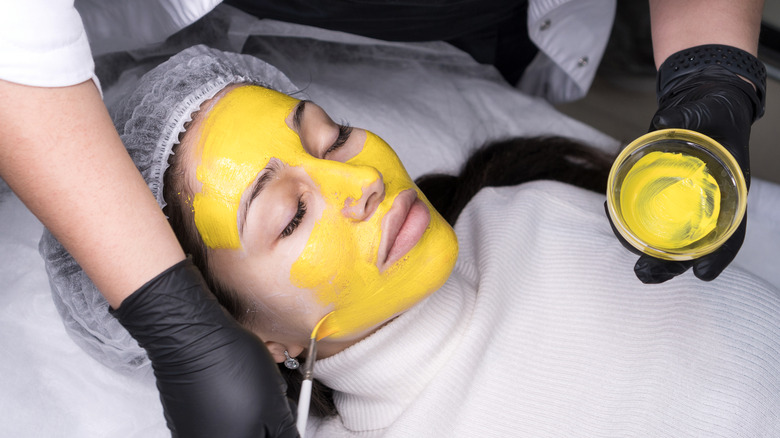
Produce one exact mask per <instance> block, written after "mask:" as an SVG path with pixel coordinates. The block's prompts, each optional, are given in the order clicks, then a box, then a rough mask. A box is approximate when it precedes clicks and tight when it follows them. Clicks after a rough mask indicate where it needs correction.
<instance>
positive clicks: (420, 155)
mask: <svg viewBox="0 0 780 438" xmlns="http://www.w3.org/2000/svg"><path fill="white" fill-rule="evenodd" d="M198 43H204V44H208V45H211V46H213V47H217V48H220V49H223V50H233V51H243V52H245V53H251V54H254V55H256V56H258V57H261V58H263V59H265V60H267V61H269V62H270V63H271V64H274V65H276V66H277V67H278V68H280V69H281V70H282V71H284V72H285V73H286V74H287V75H288V76H289V77H290V78H291V79H292V81H293V82H294V83H295V84H296V85H298V86H300V87H301V89H302V90H303V93H302V94H303V95H304V96H306V97H307V98H309V99H312V100H314V101H315V102H317V103H318V104H320V105H321V106H322V107H323V108H325V109H326V110H327V111H328V113H329V114H330V115H331V116H332V117H333V118H334V120H337V121H338V120H342V119H343V120H346V121H348V122H349V123H350V124H351V125H353V126H360V127H365V128H368V129H371V130H372V131H374V132H376V133H377V134H379V135H380V136H381V137H383V138H384V139H385V140H386V141H387V142H388V143H389V144H390V145H392V146H393V147H394V148H395V150H396V151H397V153H398V155H399V156H400V157H401V160H402V161H403V162H404V164H405V165H406V167H407V170H408V171H409V173H410V174H411V176H412V177H413V178H416V177H417V176H420V175H422V174H424V173H427V172H431V171H440V172H441V171H443V172H453V171H455V170H456V169H457V168H458V166H459V165H460V164H461V163H462V162H463V161H464V159H465V157H466V156H467V155H468V153H469V151H470V150H471V149H472V148H474V147H477V146H479V145H480V144H481V143H483V142H484V141H486V140H490V139H500V138H506V137H509V136H517V135H523V136H531V135H545V134H546V135H563V136H569V137H573V138H577V139H580V140H582V141H585V142H587V143H589V144H592V145H593V146H594V147H598V148H602V149H605V150H610V151H616V150H618V148H619V147H620V145H619V144H618V142H617V141H616V140H614V139H612V138H610V137H608V136H606V135H604V134H602V133H600V132H598V131H596V130H595V129H593V128H590V127H588V126H586V125H584V124H582V123H580V122H577V121H575V120H573V119H570V118H568V117H566V116H564V115H562V114H561V113H559V112H557V111H556V110H555V109H554V108H553V107H552V106H550V105H549V104H548V103H546V102H545V101H543V100H540V99H536V98H532V97H528V96H526V95H523V94H521V93H520V92H518V91H516V90H515V89H513V88H511V87H510V86H509V85H507V84H506V83H505V82H504V81H503V80H502V79H501V77H500V75H499V74H498V73H497V72H496V71H495V70H494V69H493V68H492V67H486V66H482V65H479V64H477V63H476V62H474V61H473V60H471V58H469V57H468V56H467V55H465V54H464V53H462V52H460V51H459V50H457V49H454V48H453V47H451V46H449V45H447V44H444V43H425V44H400V43H387V42H379V41H376V40H372V39H368V38H362V37H355V36H351V35H346V34H343V33H339V32H331V31H324V30H318V29H314V28H309V27H306V26H297V25H290V24H286V23H280V22H276V21H269V20H257V19H255V18H253V17H250V16H247V15H245V14H243V13H240V12H238V11H236V10H235V9H232V8H230V7H227V6H220V7H218V8H217V9H216V10H215V11H214V12H213V13H212V14H211V15H210V16H208V17H207V18H206V19H204V20H201V21H200V22H198V23H196V24H195V25H194V26H193V27H192V28H191V29H187V30H185V31H183V32H181V33H180V34H178V35H176V36H174V37H173V38H171V39H169V40H168V42H166V43H165V44H163V45H160V46H156V47H154V48H150V49H145V50H143V51H136V52H133V53H123V54H114V55H106V56H104V57H102V58H100V59H99V60H98V62H97V73H98V76H99V77H100V79H101V82H102V85H103V91H104V98H105V101H106V102H107V105H108V106H109V107H110V106H111V104H112V103H113V102H115V101H116V100H117V99H119V98H120V97H121V96H122V94H123V92H125V91H126V90H129V89H132V87H133V85H134V83H135V81H136V79H137V78H138V77H140V75H142V74H143V73H144V72H145V71H148V69H150V68H151V67H153V66H154V65H156V64H157V63H159V62H161V61H162V60H163V59H165V58H166V57H167V56H170V55H171V54H173V53H176V52H177V51H179V50H181V49H183V48H186V47H188V46H190V45H193V44H198ZM50 128H51V129H54V127H50ZM641 134H642V133H641V132H638V133H637V136H638V135H641ZM117 194H118V195H119V190H117ZM748 217H749V227H748V232H747V238H746V240H745V243H744V245H743V247H742V250H741V252H740V253H739V255H738V257H737V259H736V260H735V261H734V262H733V263H732V265H731V267H730V268H729V269H742V270H747V271H750V272H752V273H753V274H755V275H757V276H759V277H761V278H762V279H763V280H765V281H766V282H767V283H768V284H771V285H774V287H775V288H776V289H777V290H778V293H780V269H777V267H778V260H780V186H778V185H776V184H773V183H770V182H767V181H762V180H758V179H754V180H753V182H752V186H751V191H750V198H749V202H748ZM604 220H605V221H606V220H607V219H606V216H605V218H604ZM0 224H2V226H0V285H2V287H0V339H1V340H0V345H1V346H2V353H0V436H2V437H20V438H21V437H49V436H51V437H79V438H87V437H128V438H131V437H144V438H153V437H164V436H169V435H170V434H169V432H168V430H167V428H166V426H165V421H164V418H163V414H162V407H161V404H160V401H159V398H158V394H157V391H156V388H155V386H154V377H153V376H152V374H151V371H150V369H149V368H148V367H140V368H139V369H138V370H136V372H132V373H120V372H118V371H115V370H112V369H110V368H108V367H107V366H105V365H103V364H101V363H100V362H98V361H97V360H95V359H94V358H93V357H91V356H90V355H88V354H87V353H86V352H85V351H84V350H82V349H81V348H80V347H79V346H78V345H77V344H76V343H74V341H73V340H72V339H71V338H70V337H69V335H68V333H67V332H66V330H65V327H64V326H63V322H62V320H61V318H60V316H59V315H58V312H57V310H56V309H55V306H54V303H53V302H52V298H51V292H50V287H49V282H48V278H47V275H46V271H45V269H44V263H43V260H42V259H41V256H40V255H39V253H38V240H39V238H40V236H41V232H42V228H43V227H42V225H41V224H40V223H39V222H38V221H37V219H36V218H35V217H34V216H33V215H32V214H31V213H30V212H29V211H28V210H27V209H26V208H25V206H24V205H23V204H22V203H21V202H20V201H19V199H18V198H17V197H16V196H15V195H14V194H13V193H12V192H11V191H10V189H9V188H8V187H7V186H6V185H5V183H3V182H1V181H0ZM684 275H693V274H692V273H690V272H688V273H686V274H684ZM606 281H608V280H606ZM637 281H638V280H637ZM672 281H674V280H672Z"/></svg>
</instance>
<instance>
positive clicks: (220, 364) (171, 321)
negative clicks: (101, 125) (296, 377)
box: [112, 259, 298, 438]
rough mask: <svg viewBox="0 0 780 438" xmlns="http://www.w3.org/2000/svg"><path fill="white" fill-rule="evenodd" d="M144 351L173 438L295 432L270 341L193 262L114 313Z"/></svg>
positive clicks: (293, 434) (164, 275)
mask: <svg viewBox="0 0 780 438" xmlns="http://www.w3.org/2000/svg"><path fill="white" fill-rule="evenodd" d="M112 313H113V314H114V316H116V317H117V318H118V319H119V322H121V323H122V325H123V326H124V327H125V328H127V330H128V331H129V332H130V334H131V335H132V336H133V337H134V338H135V339H136V340H137V341H138V343H139V344H140V345H141V347H143V348H144V349H146V352H147V353H148V355H149V359H150V360H151V362H152V367H153V368H154V375H155V376H156V377H157V388H158V389H159V391H160V398H161V400H162V405H163V408H164V411H165V418H166V421H167V423H168V428H169V429H170V430H171V433H172V435H173V436H174V437H188V438H189V437H209V438H212V437H230V438H232V437H252V438H257V437H296V436H298V432H297V430H296V426H295V419H294V417H293V414H292V410H291V406H290V404H289V402H288V400H287V397H286V395H285V392H286V389H287V388H286V385H285V383H284V381H283V380H282V377H281V375H280V374H279V370H278V368H277V366H276V363H274V361H273V359H272V358H271V355H270V353H269V352H268V350H267V349H266V347H265V345H264V344H263V343H262V342H261V341H260V339H259V338H257V336H255V335H254V334H252V333H250V332H248V331H247V330H245V329H244V328H242V327H241V326H240V325H239V324H238V323H237V322H236V321H235V320H234V319H233V318H231V317H230V315H228V314H227V312H226V311H225V310H224V309H223V308H222V307H221V306H220V305H219V303H218V302H217V301H216V299H215V297H214V295H212V294H211V292H209V290H208V287H207V286H206V283H205V281H204V280H203V277H202V276H201V274H200V271H198V269H197V268H196V267H195V266H193V264H192V263H191V262H190V261H189V259H188V260H185V261H182V262H180V263H178V264H176V265H174V266H173V267H171V268H169V269H168V270H166V271H165V272H163V273H161V274H160V275H158V276H157V277H155V278H154V279H152V280H151V281H149V282H148V283H147V284H145V285H144V286H143V287H141V288H140V289H139V290H137V291H135V292H134V293H133V294H132V295H130V296H129V297H127V298H126V299H125V300H124V301H123V302H122V305H121V306H120V307H119V309H117V310H115V311H112Z"/></svg>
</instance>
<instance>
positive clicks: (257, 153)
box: [182, 86, 457, 353]
mask: <svg viewBox="0 0 780 438" xmlns="http://www.w3.org/2000/svg"><path fill="white" fill-rule="evenodd" d="M182 150H184V151H185V152H184V153H185V154H188V155H186V156H185V159H184V163H185V164H184V166H185V178H186V179H187V184H188V185H189V187H190V188H191V193H192V195H191V196H190V197H189V198H188V199H187V200H188V204H189V205H191V207H192V213H193V217H194V221H195V226H196V228H197V230H198V232H199V233H200V235H201V237H202V238H203V241H204V243H205V244H206V246H207V251H208V253H209V267H210V270H211V273H212V275H213V276H214V277H215V278H216V279H217V281H219V282H220V283H221V284H223V285H224V286H226V287H228V288H230V289H232V290H233V291H236V292H237V293H238V294H240V295H242V297H243V298H244V300H243V301H245V302H249V303H252V305H251V306H250V309H249V310H248V311H250V312H258V313H259V315H256V316H257V317H256V318H253V319H254V320H255V321H256V323H255V325H254V327H253V328H254V329H255V331H256V332H258V334H260V335H261V337H263V339H265V340H267V341H269V340H271V341H275V342H279V343H281V344H283V345H291V344H295V345H297V344H298V343H301V344H300V345H306V344H305V342H306V340H307V339H308V338H309V336H310V334H311V331H312V329H313V328H314V326H315V325H316V324H317V322H318V321H319V320H320V319H321V318H322V317H323V316H325V315H326V314H328V313H329V312H331V311H333V314H332V315H331V316H330V317H328V319H327V320H326V321H325V323H324V324H323V326H322V327H321V328H320V332H319V337H323V336H326V335H327V336H329V337H328V338H327V339H325V340H324V341H322V342H321V343H320V351H322V352H323V353H325V352H326V351H327V350H328V349H327V347H328V344H329V343H330V345H331V346H336V345H340V344H343V345H348V344H350V343H353V342H354V341H355V340H358V339H361V338H363V337H365V336H366V335H368V334H369V333H371V332H372V331H373V330H375V329H376V328H377V327H379V326H380V325H382V324H383V323H385V322H387V321H388V320H390V319H392V318H393V317H395V316H397V315H398V314H399V313H401V312H403V311H405V310H407V309H408V308H410V307H411V306H413V305H414V304H416V303H418V302H419V301H420V300H422V299H423V298H424V297H426V296H427V295H428V294H430V293H431V292H433V291H435V290H436V289H438V288H439V287H441V285H442V284H443V283H444V282H445V281H446V279H447V277H448V276H449V274H450V272H451V270H452V267H453V265H454V263H455V259H456V257H457V240H456V238H455V235H454V233H453V231H452V228H451V227H450V226H449V225H448V224H447V223H446V222H445V221H444V219H442V217H441V216H440V215H439V214H438V213H437V212H436V210H434V209H433V207H432V206H431V205H430V203H429V202H428V201H427V200H426V199H425V197H424V196H423V194H422V193H421V192H420V191H419V189H418V188H417V187H416V186H415V184H414V182H413V181H412V180H411V178H410V177H409V175H408V174H407V173H406V170H405V169H404V167H403V165H402V164H401V162H400V160H399V159H398V157H397V156H396V154H395V153H394V152H393V150H392V149H391V148H390V147H389V146H388V145H387V143H385V142H384V141H383V140H382V139H380V138H379V137H377V136H376V135H374V134H372V133H370V132H368V131H365V130H362V129H357V128H354V129H353V128H348V127H344V126H340V125H338V124H336V123H334V122H333V121H332V120H331V119H330V117H328V115H327V114H326V113H325V112H324V111H323V110H322V109H321V108H320V107H318V106H317V105H315V104H313V103H311V102H305V101H299V100H297V99H294V98H291V97H289V96H287V95H285V94H282V93H278V92H276V91H272V90H268V89H265V88H261V87H257V86H239V87H234V88H231V89H227V90H225V91H223V93H221V94H220V95H219V96H217V98H215V99H213V100H212V101H211V102H210V103H209V104H208V105H206V107H205V108H203V109H202V110H201V113H200V114H199V115H198V117H197V118H196V119H195V121H194V122H193V124H192V126H191V127H190V129H189V130H188V133H187V136H185V140H184V145H183V147H182ZM188 163H189V165H188ZM323 348H324V349H323Z"/></svg>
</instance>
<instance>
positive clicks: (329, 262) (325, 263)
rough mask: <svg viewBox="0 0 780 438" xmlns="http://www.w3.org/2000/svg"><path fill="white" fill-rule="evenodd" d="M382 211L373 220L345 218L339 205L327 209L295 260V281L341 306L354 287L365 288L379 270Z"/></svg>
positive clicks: (325, 302)
mask: <svg viewBox="0 0 780 438" xmlns="http://www.w3.org/2000/svg"><path fill="white" fill-rule="evenodd" d="M378 216H379V215H376V214H375V215H374V216H373V217H372V218H371V219H370V220H369V221H366V222H355V221H352V220H348V219H345V218H344V216H343V215H342V214H341V212H338V211H336V210H335V208H332V207H330V208H328V209H326V210H325V211H324V212H323V215H322V218H321V219H320V220H318V221H317V222H316V223H315V225H314V228H313V229H312V232H311V235H310V237H309V240H308V243H307V244H306V247H305V248H304V250H303V252H302V253H301V255H300V257H298V259H297V260H296V261H295V262H294V263H293V265H292V268H291V270H290V280H291V282H292V283H293V285H295V286H297V287H300V288H305V289H316V291H317V297H318V298H319V300H320V302H321V303H322V304H323V305H327V306H336V307H339V306H340V305H343V303H344V301H345V300H348V299H349V297H350V292H351V291H353V290H364V289H365V288H366V287H367V286H368V283H369V282H370V279H371V278H372V277H375V276H377V275H378V274H379V270H378V269H377V267H376V253H377V248H378V246H379V239H380V233H379V220H378Z"/></svg>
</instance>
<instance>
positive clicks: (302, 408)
mask: <svg viewBox="0 0 780 438" xmlns="http://www.w3.org/2000/svg"><path fill="white" fill-rule="evenodd" d="M310 402H311V380H309V379H305V380H304V381H303V383H302V384H301V395H300V397H298V423H297V425H298V434H299V435H300V436H301V438H303V437H304V436H305V435H306V423H307V421H308V420H309V403H310Z"/></svg>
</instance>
